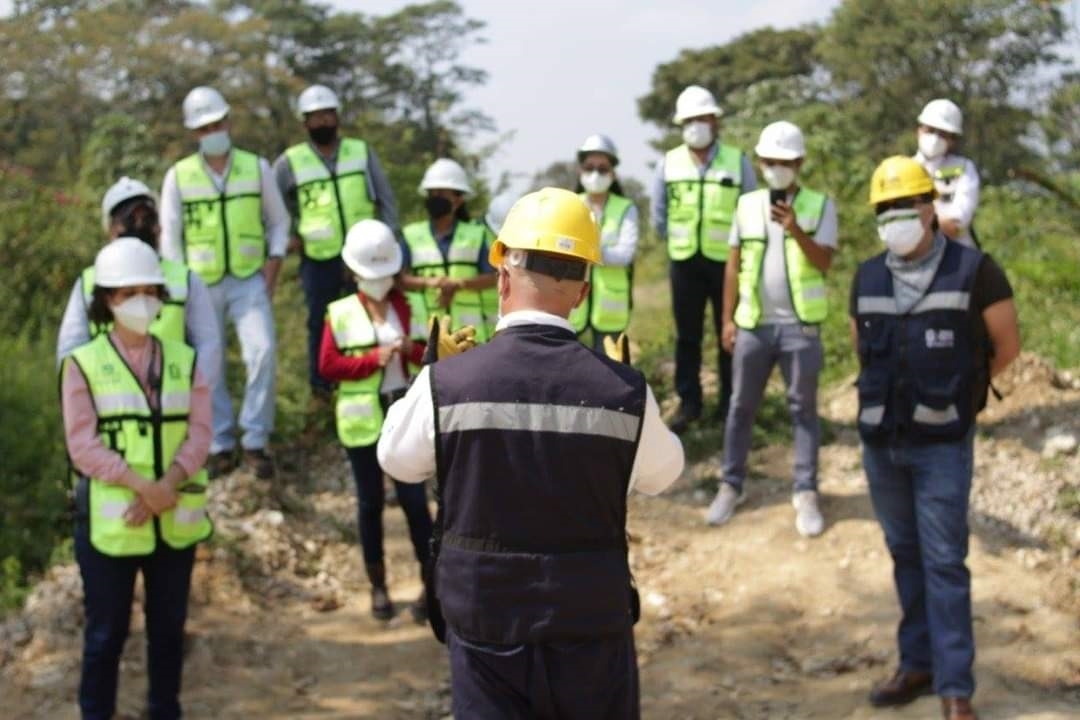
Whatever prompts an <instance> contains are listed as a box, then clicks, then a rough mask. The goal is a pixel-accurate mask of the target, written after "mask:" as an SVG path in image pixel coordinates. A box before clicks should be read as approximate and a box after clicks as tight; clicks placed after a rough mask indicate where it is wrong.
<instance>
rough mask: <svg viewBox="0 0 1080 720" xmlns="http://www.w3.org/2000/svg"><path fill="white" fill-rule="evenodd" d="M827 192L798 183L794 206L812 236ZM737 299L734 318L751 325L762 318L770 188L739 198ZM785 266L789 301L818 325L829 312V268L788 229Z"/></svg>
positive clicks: (806, 319) (804, 320)
mask: <svg viewBox="0 0 1080 720" xmlns="http://www.w3.org/2000/svg"><path fill="white" fill-rule="evenodd" d="M827 200H828V198H827V197H826V196H825V195H823V194H822V193H819V192H814V191H813V190H807V189H806V188H800V189H799V191H798V192H797V193H795V201H794V203H793V209H794V211H795V217H796V220H797V222H798V223H799V227H801V228H802V229H803V232H805V233H806V234H807V235H809V236H810V237H811V238H813V237H814V235H815V234H816V233H817V229H818V227H819V226H820V225H821V219H822V217H823V216H824V214H825V203H826V202H827ZM736 222H737V225H738V228H739V303H738V306H737V307H736V308H735V318H734V319H735V324H736V325H738V326H739V327H741V328H746V329H748V330H750V329H753V328H755V327H757V324H758V322H760V320H761V312H762V310H761V294H760V289H761V275H762V272H763V270H764V265H765V251H766V248H767V247H768V244H769V240H768V223H769V190H768V189H761V190H755V191H753V192H749V193H747V194H745V195H743V196H742V197H740V198H739V207H738V215H737V221H736ZM784 266H785V269H786V271H787V280H788V290H789V291H790V294H791V306H792V309H794V311H795V316H796V317H797V318H798V319H799V321H800V322H802V323H806V324H811V325H816V324H817V323H820V322H823V321H824V320H825V317H826V315H828V312H829V299H828V296H827V293H826V287H825V274H824V273H822V272H821V271H820V270H818V269H817V268H816V267H815V266H814V264H813V263H811V262H810V260H809V259H807V257H806V253H804V252H803V251H802V248H800V247H799V242H798V241H797V240H796V239H795V238H793V237H792V236H791V234H790V233H787V232H785V233H784Z"/></svg>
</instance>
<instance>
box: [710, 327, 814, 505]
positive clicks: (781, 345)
mask: <svg viewBox="0 0 1080 720" xmlns="http://www.w3.org/2000/svg"><path fill="white" fill-rule="evenodd" d="M777 364H779V365H780V373H781V374H782V375H783V376H784V384H785V385H786V386H787V405H788V412H789V413H791V424H792V427H793V428H794V430H793V434H794V440H795V466H794V468H793V469H792V470H793V471H792V479H793V481H794V485H795V492H799V491H800V490H817V468H818V446H819V445H820V444H821V429H820V426H819V423H818V414H817V389H818V375H820V374H821V367H822V365H823V364H824V355H823V354H822V350H821V338H820V337H819V335H818V328H816V327H813V326H805V327H804V326H803V325H800V324H797V323H793V324H790V325H761V326H760V327H757V328H755V329H753V330H742V329H740V330H739V332H738V334H737V335H736V338H735V354H734V357H733V362H732V365H733V377H734V380H735V383H734V384H735V389H734V390H733V391H732V395H731V409H730V410H728V416H727V422H726V423H725V424H724V473H723V479H724V482H726V483H728V484H729V485H731V486H732V487H734V488H735V489H736V490H738V491H739V492H740V493H741V492H742V489H743V483H744V482H745V481H746V461H747V458H748V457H749V455H750V442H751V440H752V439H753V431H754V416H755V415H757V411H758V407H759V406H760V405H761V398H762V397H763V396H764V395H765V385H766V383H768V382H769V375H771V374H772V369H773V366H774V365H777Z"/></svg>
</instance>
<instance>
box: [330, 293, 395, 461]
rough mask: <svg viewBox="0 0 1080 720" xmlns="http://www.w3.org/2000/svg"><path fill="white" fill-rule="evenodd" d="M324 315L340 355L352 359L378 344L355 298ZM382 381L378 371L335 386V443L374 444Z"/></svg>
mask: <svg viewBox="0 0 1080 720" xmlns="http://www.w3.org/2000/svg"><path fill="white" fill-rule="evenodd" d="M326 312H327V316H328V317H329V319H330V332H331V333H333V336H334V344H335V345H337V349H338V351H339V352H341V354H342V355H348V356H350V357H356V356H359V355H363V354H364V353H365V352H367V351H368V350H371V349H372V348H374V347H376V346H377V345H378V339H377V337H376V335H375V326H374V325H373V324H372V323H371V318H369V317H368V314H367V310H365V309H364V304H363V303H362V302H360V297H359V296H358V295H355V294H354V295H349V296H348V297H343V298H341V299H340V300H335V301H334V302H332V303H330V305H329V306H328V307H327V308H326ZM395 362H396V360H395ZM382 381H383V371H382V368H379V369H378V370H376V371H375V372H374V373H372V374H371V375H369V376H367V377H366V378H363V379H361V380H346V381H344V382H342V383H340V384H339V385H338V394H337V403H336V405H335V408H334V417H335V420H336V421H337V434H338V440H340V441H341V444H342V445H344V446H345V447H367V446H369V445H374V444H375V443H376V442H378V440H379V431H380V430H382V422H383V410H382V404H381V403H380V402H379V389H380V388H381V387H382Z"/></svg>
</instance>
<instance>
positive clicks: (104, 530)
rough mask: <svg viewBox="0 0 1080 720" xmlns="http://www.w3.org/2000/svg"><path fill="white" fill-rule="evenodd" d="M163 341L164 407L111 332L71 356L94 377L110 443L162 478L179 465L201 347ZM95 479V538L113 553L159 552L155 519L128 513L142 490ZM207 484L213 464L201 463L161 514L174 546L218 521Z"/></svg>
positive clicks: (103, 433)
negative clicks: (139, 520)
mask: <svg viewBox="0 0 1080 720" xmlns="http://www.w3.org/2000/svg"><path fill="white" fill-rule="evenodd" d="M158 349H159V350H160V352H161V374H160V375H161V376H160V378H159V380H158V382H159V384H158V386H157V387H156V388H154V392H155V393H156V394H157V395H158V396H159V397H161V399H162V403H161V407H160V408H159V409H154V408H152V407H151V405H150V403H149V401H148V400H147V396H146V394H145V393H144V392H143V388H142V386H141V385H140V384H139V381H138V380H136V379H135V375H134V373H132V371H131V370H130V368H129V367H128V366H127V364H126V363H125V361H124V359H123V357H122V356H121V355H120V353H119V352H117V350H116V348H115V347H114V346H113V344H112V340H111V339H110V337H109V335H108V334H101V335H98V336H97V337H96V338H95V339H94V340H91V341H90V342H89V343H87V344H86V345H83V346H82V347H80V348H78V349H77V350H75V352H73V353H72V354H71V357H70V361H72V362H75V363H76V364H77V365H78V366H79V369H80V370H81V371H82V373H83V376H84V377H85V378H86V383H87V387H88V388H89V390H90V394H91V397H92V398H93V402H94V409H95V412H96V413H97V422H98V433H99V435H100V437H101V441H102V443H104V444H105V446H106V447H108V448H110V449H111V450H113V451H115V452H117V453H119V454H120V455H122V456H123V458H124V461H125V462H126V463H127V464H128V466H130V467H131V469H132V470H134V471H135V472H137V473H138V474H139V475H141V476H143V477H145V478H160V477H161V476H162V475H164V474H165V471H166V470H167V469H168V468H169V467H170V466H171V465H172V461H173V458H174V457H175V456H176V452H177V450H179V449H180V446H181V445H183V444H184V441H185V440H186V439H187V432H188V413H189V410H190V407H191V380H192V377H193V374H194V366H195V352H194V351H193V350H192V349H191V348H189V347H187V346H186V345H183V344H181V343H175V342H170V341H161V342H160V344H159V346H158ZM88 482H89V484H90V487H89V501H90V502H89V521H90V542H91V543H92V544H93V546H94V547H95V548H96V549H97V550H98V551H100V552H102V553H104V554H106V555H112V556H127V555H148V554H150V553H152V552H153V551H154V547H155V545H156V542H157V541H156V537H155V533H154V526H155V523H152V522H148V523H144V524H143V525H141V526H139V527H130V526H128V524H127V523H126V521H125V520H124V513H125V512H126V511H127V509H128V507H130V506H131V504H132V503H133V502H134V501H135V499H136V495H135V493H134V492H133V491H132V490H129V489H128V488H126V487H123V486H121V485H112V484H109V483H106V482H104V481H102V480H98V479H96V478H91V479H90V480H89V481H88ZM206 485H207V477H206V471H205V470H200V471H199V472H198V473H196V474H195V475H193V476H191V477H190V478H188V479H187V480H186V481H184V483H183V484H182V485H181V487H180V489H179V492H178V499H177V505H176V507H175V508H173V509H171V510H166V511H165V512H163V513H162V514H161V515H160V516H158V521H157V523H156V524H157V525H158V526H160V528H161V537H162V539H163V540H164V541H165V542H166V544H168V545H169V546H170V547H173V548H176V549H182V548H186V547H189V546H191V545H193V544H194V543H197V542H199V541H200V540H205V539H206V538H207V537H209V536H210V533H211V532H212V530H213V528H212V526H211V524H210V520H209V518H207V516H206Z"/></svg>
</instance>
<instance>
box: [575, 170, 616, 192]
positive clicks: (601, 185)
mask: <svg viewBox="0 0 1080 720" xmlns="http://www.w3.org/2000/svg"><path fill="white" fill-rule="evenodd" d="M579 177H580V179H581V187H583V188H585V192H587V193H597V194H599V193H605V192H607V191H608V188H609V187H611V183H612V182H613V181H614V180H615V178H614V177H613V176H612V174H611V173H608V174H606V175H601V174H600V173H599V172H597V171H595V170H593V171H592V172H591V173H581V175H580V176H579Z"/></svg>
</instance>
